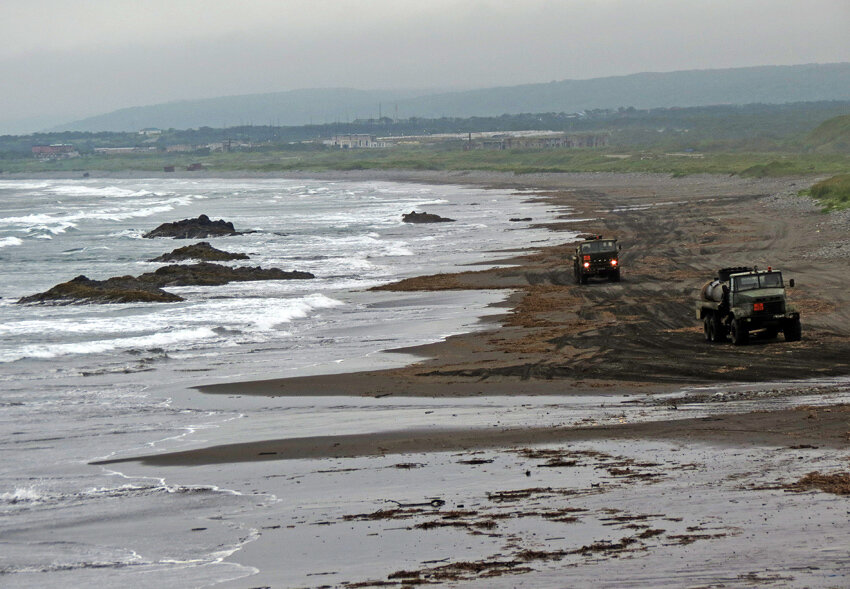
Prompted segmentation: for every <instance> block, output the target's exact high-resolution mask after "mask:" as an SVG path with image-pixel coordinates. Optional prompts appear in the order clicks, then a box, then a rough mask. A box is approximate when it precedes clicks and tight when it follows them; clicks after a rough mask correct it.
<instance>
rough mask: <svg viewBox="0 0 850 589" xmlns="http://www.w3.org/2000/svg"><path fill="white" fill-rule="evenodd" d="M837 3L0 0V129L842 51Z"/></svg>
mask: <svg viewBox="0 0 850 589" xmlns="http://www.w3.org/2000/svg"><path fill="white" fill-rule="evenodd" d="M848 29H850V4H848V3H847V2H846V0H813V1H811V2H808V3H805V4H802V3H799V2H791V1H788V0H774V1H767V0H741V1H736V2H733V1H732V0H717V1H715V2H711V3H682V2H679V1H676V0H649V1H647V2H641V3H637V2H633V1H627V0H602V1H598V0H594V1H591V0H571V1H570V0H566V1H563V2H551V1H547V0H529V1H528V2H525V3H523V4H522V5H521V6H520V5H517V4H516V3H512V2H508V1H505V0H478V1H476V2H462V1H461V0H434V1H432V2H430V3H420V2H413V1H411V0H395V1H392V2H391V1H390V0H336V1H333V0H312V1H307V0H285V1H279V0H278V1H274V0H246V1H244V2H240V3H238V4H231V3H209V2H203V1H201V0H170V1H165V0H150V1H149V2H146V3H135V2H129V1H123V0H115V1H111V2H110V1H106V0H89V1H87V2H76V3H68V2H63V1H62V0H31V1H26V2H25V1H22V0H6V1H5V2H3V4H2V6H0V31H2V34H3V38H4V39H5V41H6V42H5V43H4V44H3V45H2V47H0V76H2V79H3V80H4V89H3V91H2V93H0V96H1V97H2V101H0V134H3V133H25V132H32V131H36V130H39V129H43V128H47V127H50V126H54V125H59V124H62V123H67V122H70V121H72V120H76V119H81V118H85V117H89V116H94V115H99V114H104V113H107V112H110V111H114V110H117V109H122V108H128V107H133V106H146V105H151V104H157V103H164V102H174V101H181V100H193V99H204V98H216V97H220V96H235V95H245V94H256V93H272V92H285V91H291V90H298V89H305V88H338V87H347V88H357V89H362V90H401V89H408V88H419V89H435V90H441V91H446V90H455V89H457V90H462V89H473V88H486V87H494V86H513V85H518V84H529V83H541V82H549V81H555V80H558V81H560V80H567V79H574V80H582V79H592V78H600V77H610V76H620V75H629V74H635V73H642V72H671V71H681V70H705V69H723V68H735V67H749V66H762V65H797V64H808V63H841V62H850V44H848V43H847V42H846V31H847V30H848Z"/></svg>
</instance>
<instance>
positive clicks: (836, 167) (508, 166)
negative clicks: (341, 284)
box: [0, 145, 850, 177]
mask: <svg viewBox="0 0 850 589" xmlns="http://www.w3.org/2000/svg"><path fill="white" fill-rule="evenodd" d="M613 156H616V157H613ZM192 162H200V163H202V164H203V165H204V166H205V167H206V168H207V169H208V170H211V171H223V172H237V171H244V172H268V173H274V172H287V171H296V170H297V171H330V170H393V169H405V170H445V171H465V170H473V171H474V170H482V171H495V172H512V173H515V174H532V173H539V172H554V173H558V172H620V173H623V172H650V173H660V174H670V175H672V176H676V177H681V176H688V175H692V174H701V173H708V174H727V175H728V174H736V175H742V176H752V177H765V176H806V175H815V174H821V175H823V174H840V173H844V172H846V171H847V170H848V169H850V154H834V153H833V154H825V153H787V154H778V153H776V152H770V153H757V152H752V153H749V152H717V153H703V154H693V153H687V154H671V153H664V152H662V151H635V152H624V151H617V150H613V149H611V148H608V149H600V150H596V149H586V150H584V149H573V150H570V149H552V150H513V151H483V150H476V151H462V150H461V149H460V146H459V145H457V146H439V147H434V146H421V147H400V148H393V149H370V150H317V151H304V150H300V151H299V150H290V151H286V150H279V151H258V152H242V153H215V154H210V155H191V154H165V153H158V154H132V155H121V156H117V155H114V156H101V155H98V156H87V157H81V158H75V159H70V160H62V161H56V162H39V161H36V160H34V159H31V158H26V159H15V160H10V159H6V160H0V169H2V170H4V171H6V172H13V173H33V172H41V171H62V172H79V173H81V174H82V173H83V172H86V171H90V172H97V171H104V172H118V171H127V170H135V171H141V172H145V171H150V172H161V171H162V170H163V167H164V166H175V168H176V169H177V170H184V169H185V167H186V166H187V165H188V164H190V163H192Z"/></svg>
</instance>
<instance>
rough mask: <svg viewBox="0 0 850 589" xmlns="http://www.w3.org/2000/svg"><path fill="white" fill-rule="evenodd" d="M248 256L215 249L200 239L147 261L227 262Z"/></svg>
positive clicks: (244, 258) (245, 258)
mask: <svg viewBox="0 0 850 589" xmlns="http://www.w3.org/2000/svg"><path fill="white" fill-rule="evenodd" d="M247 259H248V256H247V255H245V254H242V253H232V252H226V251H224V250H220V249H216V248H214V247H213V246H211V245H210V244H209V242H206V241H201V242H198V243H193V244H192V245H187V246H184V247H178V248H177V249H175V250H173V251H171V252H170V253H168V254H162V255H161V256H157V257H156V258H153V259H152V260H148V262H183V261H185V260H202V261H204V262H227V261H230V260H247Z"/></svg>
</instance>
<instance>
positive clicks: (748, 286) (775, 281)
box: [732, 272, 782, 291]
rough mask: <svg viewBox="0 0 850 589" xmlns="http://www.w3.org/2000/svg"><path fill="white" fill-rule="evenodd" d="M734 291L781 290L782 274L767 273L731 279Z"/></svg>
mask: <svg viewBox="0 0 850 589" xmlns="http://www.w3.org/2000/svg"><path fill="white" fill-rule="evenodd" d="M732 283H733V286H734V290H736V291H742V290H754V289H756V288H782V273H781V272H768V273H767V274H747V275H746V276H734V277H733V278H732Z"/></svg>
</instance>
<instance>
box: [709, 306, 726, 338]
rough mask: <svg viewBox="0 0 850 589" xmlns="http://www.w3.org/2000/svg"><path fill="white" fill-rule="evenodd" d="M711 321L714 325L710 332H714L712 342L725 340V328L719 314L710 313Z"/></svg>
mask: <svg viewBox="0 0 850 589" xmlns="http://www.w3.org/2000/svg"><path fill="white" fill-rule="evenodd" d="M711 323H712V326H713V327H714V329H713V331H712V333H713V334H714V339H713V340H712V341H713V342H714V343H718V344H719V343H722V342H725V341H726V328H725V327H724V326H723V322H722V321H721V320H720V315H718V314H717V313H712V315H711Z"/></svg>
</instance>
